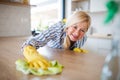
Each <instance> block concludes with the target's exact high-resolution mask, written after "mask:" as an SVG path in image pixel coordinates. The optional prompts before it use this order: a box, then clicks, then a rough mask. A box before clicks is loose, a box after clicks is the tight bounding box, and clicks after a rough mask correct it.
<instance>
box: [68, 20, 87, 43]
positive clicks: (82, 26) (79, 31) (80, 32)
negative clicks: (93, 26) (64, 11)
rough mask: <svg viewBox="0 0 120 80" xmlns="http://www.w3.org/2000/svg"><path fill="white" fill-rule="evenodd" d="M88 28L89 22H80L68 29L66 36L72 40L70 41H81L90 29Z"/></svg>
mask: <svg viewBox="0 0 120 80" xmlns="http://www.w3.org/2000/svg"><path fill="white" fill-rule="evenodd" d="M87 26H88V25H87V22H79V23H76V24H73V25H72V26H70V27H68V28H67V29H66V34H67V35H68V37H69V38H70V41H73V42H75V41H77V40H79V39H81V38H82V37H83V36H84V34H85V33H86V31H87V29H88V27H87Z"/></svg>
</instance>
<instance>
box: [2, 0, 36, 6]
mask: <svg viewBox="0 0 120 80" xmlns="http://www.w3.org/2000/svg"><path fill="white" fill-rule="evenodd" d="M0 4H5V5H13V6H34V5H30V4H29V0H0Z"/></svg>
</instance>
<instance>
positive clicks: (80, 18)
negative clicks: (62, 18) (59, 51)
mask: <svg viewBox="0 0 120 80" xmlns="http://www.w3.org/2000/svg"><path fill="white" fill-rule="evenodd" d="M79 22H87V28H89V26H90V22H91V19H90V16H89V15H88V14H87V13H85V12H83V11H77V12H74V13H73V14H72V15H71V16H70V17H69V18H68V19H67V22H66V28H65V29H64V31H66V29H67V28H68V27H70V26H72V25H74V24H76V23H79ZM70 45H71V42H70V39H69V37H68V36H67V35H66V37H65V39H64V42H63V47H64V49H69V47H70Z"/></svg>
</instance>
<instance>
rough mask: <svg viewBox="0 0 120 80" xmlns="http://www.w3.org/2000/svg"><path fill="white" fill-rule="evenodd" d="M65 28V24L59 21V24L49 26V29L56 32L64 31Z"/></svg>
mask: <svg viewBox="0 0 120 80" xmlns="http://www.w3.org/2000/svg"><path fill="white" fill-rule="evenodd" d="M64 27H65V23H63V22H62V21H58V22H57V23H55V24H53V25H51V26H49V29H54V30H62V29H64Z"/></svg>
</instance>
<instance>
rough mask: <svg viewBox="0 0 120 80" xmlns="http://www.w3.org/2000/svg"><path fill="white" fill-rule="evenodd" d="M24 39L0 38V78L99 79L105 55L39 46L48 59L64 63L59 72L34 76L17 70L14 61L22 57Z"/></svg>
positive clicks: (23, 79) (10, 79) (15, 79)
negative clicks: (61, 70)
mask: <svg viewBox="0 0 120 80" xmlns="http://www.w3.org/2000/svg"><path fill="white" fill-rule="evenodd" d="M24 41H25V38H22V37H12V38H0V44H1V46H0V53H1V54H0V72H1V74H0V80H100V76H101V71H102V66H103V64H104V60H105V56H103V55H100V54H94V53H87V54H83V53H76V52H73V51H70V50H62V49H52V48H49V47H43V48H40V49H39V52H40V53H41V54H42V55H43V56H45V57H46V58H48V59H49V60H57V61H58V62H59V63H61V64H62V65H64V68H63V72H62V73H61V74H57V75H52V76H50V75H49V76H34V75H25V74H23V73H22V72H20V71H17V70H16V65H15V61H16V60H17V59H23V58H24V57H23V55H22V52H21V46H22V44H23V42H24Z"/></svg>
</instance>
